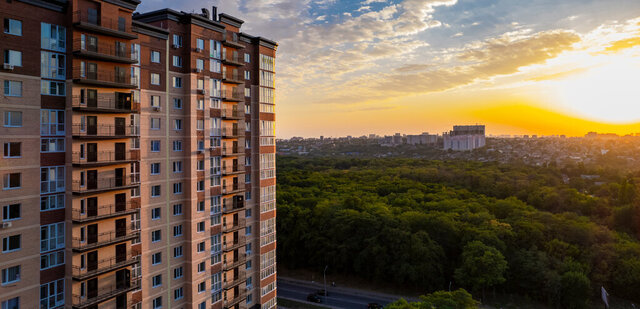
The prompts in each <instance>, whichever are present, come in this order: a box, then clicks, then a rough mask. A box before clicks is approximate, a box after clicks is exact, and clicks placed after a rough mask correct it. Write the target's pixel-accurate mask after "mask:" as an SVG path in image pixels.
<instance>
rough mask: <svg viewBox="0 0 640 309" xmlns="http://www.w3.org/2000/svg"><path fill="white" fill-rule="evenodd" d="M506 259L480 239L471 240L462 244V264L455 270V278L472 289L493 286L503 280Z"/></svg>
mask: <svg viewBox="0 0 640 309" xmlns="http://www.w3.org/2000/svg"><path fill="white" fill-rule="evenodd" d="M507 268H508V266H507V261H506V260H505V258H504V255H502V253H500V251H498V249H496V248H494V247H491V246H487V245H485V244H483V243H482V242H480V241H477V240H476V241H472V242H469V243H467V245H466V246H464V249H463V251H462V265H461V266H460V267H459V268H458V269H456V271H455V279H456V280H457V281H459V282H460V283H462V284H463V285H465V286H469V287H471V288H472V290H473V291H477V290H478V289H481V290H482V299H483V300H484V289H485V288H487V287H491V286H495V285H497V284H500V283H503V282H504V281H505V278H504V273H505V272H506V271H507Z"/></svg>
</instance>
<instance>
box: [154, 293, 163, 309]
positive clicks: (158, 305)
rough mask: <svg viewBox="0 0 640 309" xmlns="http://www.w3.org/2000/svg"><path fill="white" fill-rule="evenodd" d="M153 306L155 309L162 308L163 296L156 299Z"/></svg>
mask: <svg viewBox="0 0 640 309" xmlns="http://www.w3.org/2000/svg"><path fill="white" fill-rule="evenodd" d="M152 306H153V307H152V308H153V309H160V308H162V296H160V297H156V298H154V299H153V304H152Z"/></svg>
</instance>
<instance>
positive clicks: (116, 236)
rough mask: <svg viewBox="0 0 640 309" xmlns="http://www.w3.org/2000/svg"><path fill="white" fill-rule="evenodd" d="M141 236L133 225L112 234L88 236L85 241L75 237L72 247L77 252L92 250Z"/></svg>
mask: <svg viewBox="0 0 640 309" xmlns="http://www.w3.org/2000/svg"><path fill="white" fill-rule="evenodd" d="M139 235H140V230H138V229H137V228H136V227H135V226H134V225H133V224H131V225H130V226H128V227H126V228H123V229H120V230H116V231H110V232H103V233H98V234H95V235H92V234H88V235H86V237H85V238H84V239H82V238H80V237H73V238H72V239H71V247H72V248H73V250H76V251H85V250H91V249H94V248H99V247H102V246H107V245H110V244H114V243H119V242H123V241H127V240H130V239H134V238H136V237H138V236H139Z"/></svg>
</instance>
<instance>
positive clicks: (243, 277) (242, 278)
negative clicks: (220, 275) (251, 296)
mask: <svg viewBox="0 0 640 309" xmlns="http://www.w3.org/2000/svg"><path fill="white" fill-rule="evenodd" d="M246 281H247V273H246V272H244V271H238V273H237V275H236V276H235V277H234V278H233V280H224V281H222V288H223V289H225V290H230V289H233V287H235V286H237V285H239V284H241V283H243V282H246Z"/></svg>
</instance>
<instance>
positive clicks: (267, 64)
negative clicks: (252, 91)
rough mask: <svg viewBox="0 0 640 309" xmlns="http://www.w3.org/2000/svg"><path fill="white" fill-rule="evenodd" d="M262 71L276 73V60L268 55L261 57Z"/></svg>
mask: <svg viewBox="0 0 640 309" xmlns="http://www.w3.org/2000/svg"><path fill="white" fill-rule="evenodd" d="M260 69H261V70H267V71H271V72H275V59H274V58H273V57H269V56H267V55H262V54H261V55H260Z"/></svg>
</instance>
